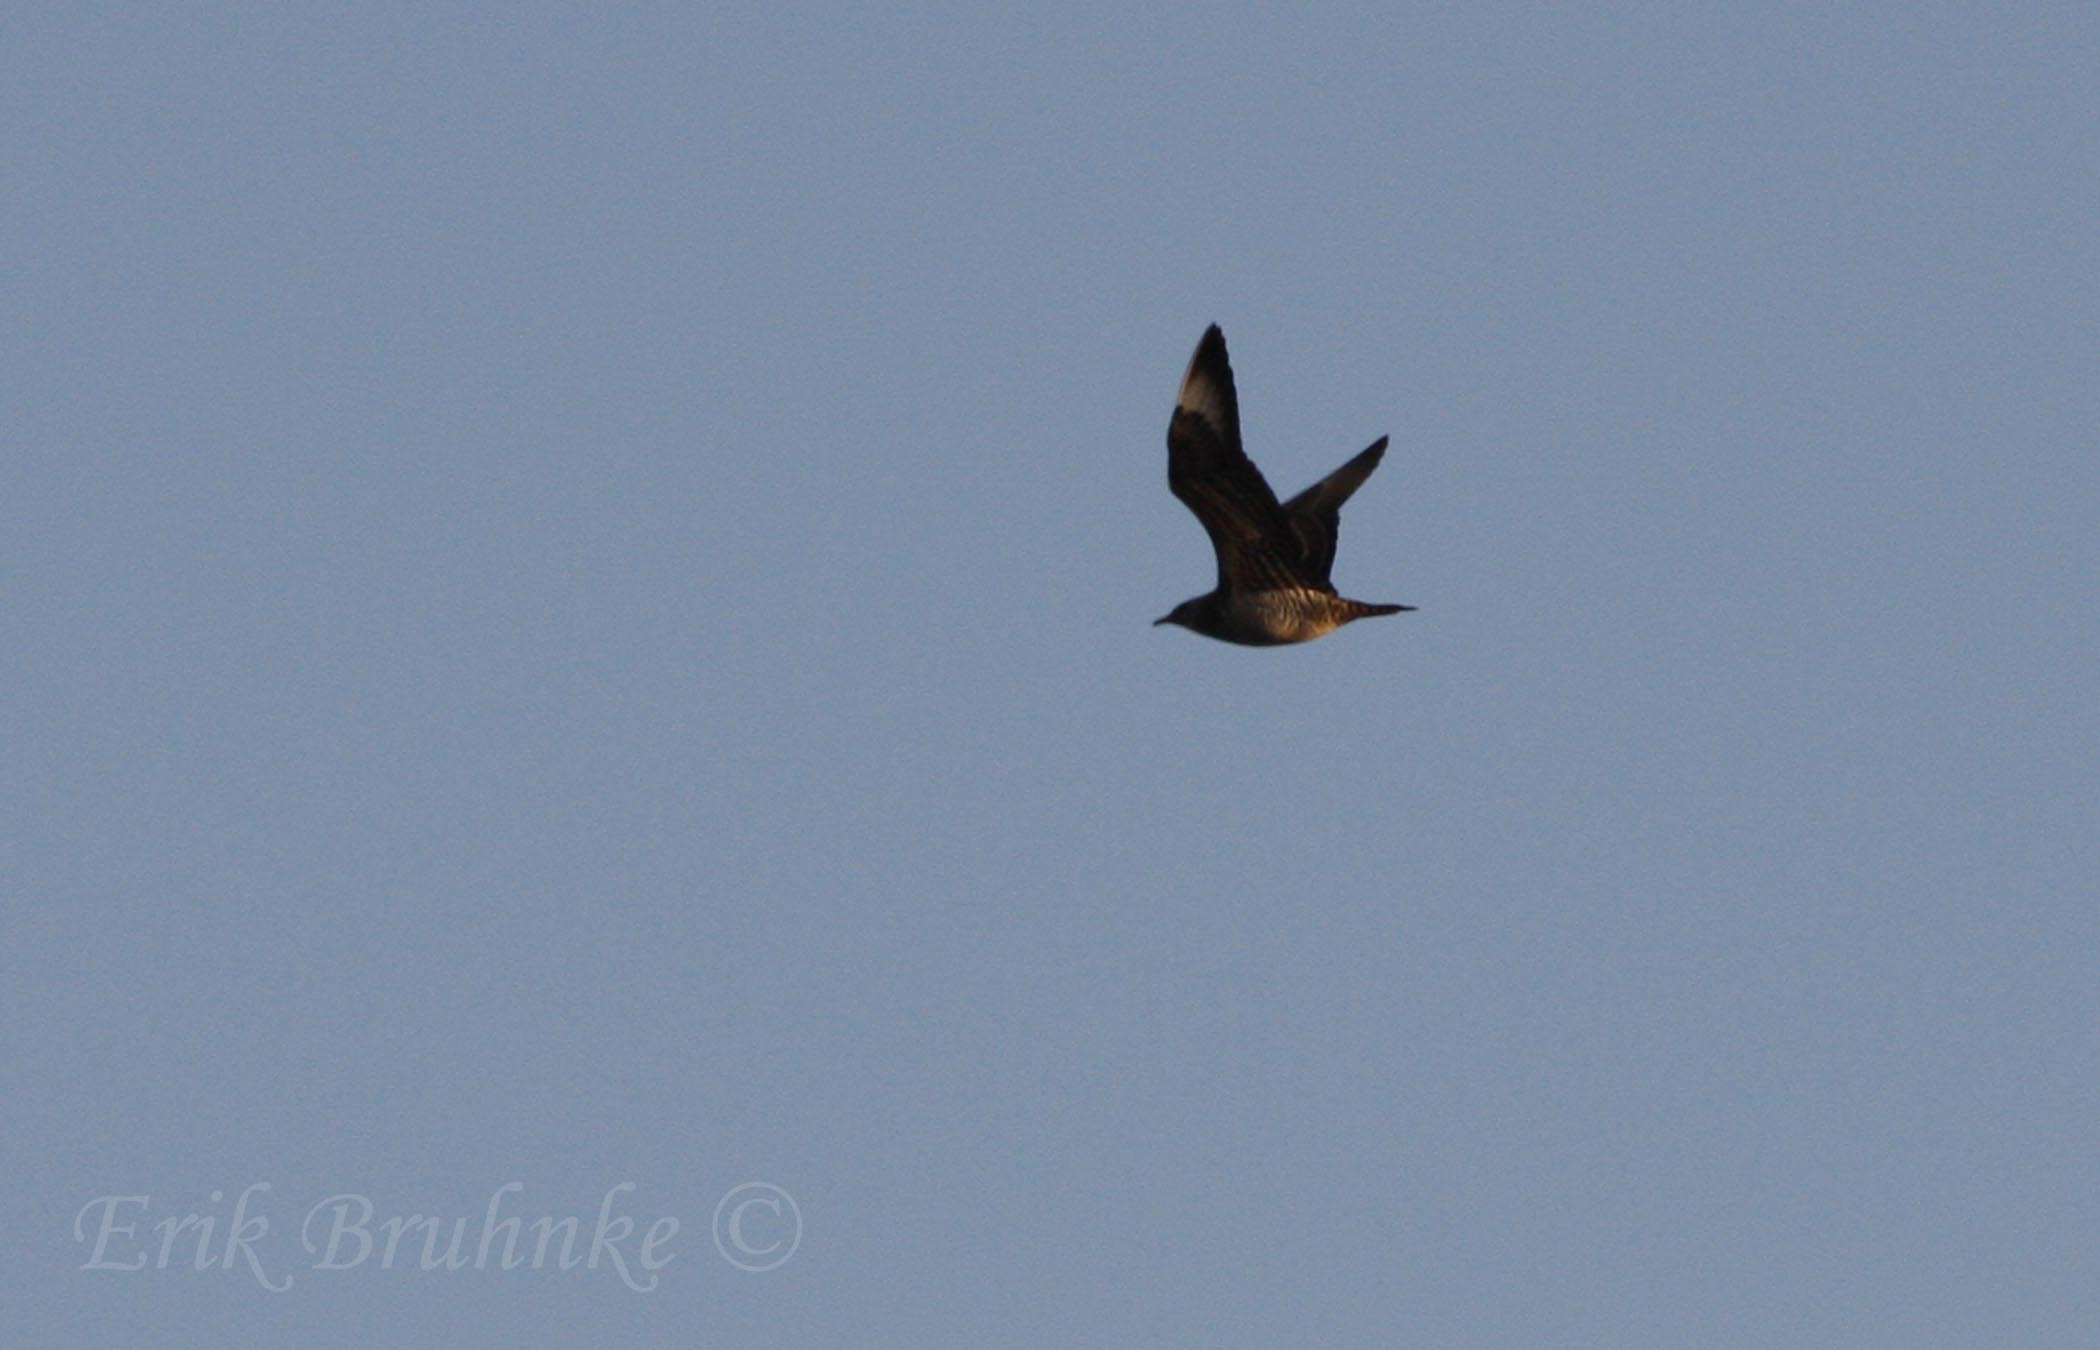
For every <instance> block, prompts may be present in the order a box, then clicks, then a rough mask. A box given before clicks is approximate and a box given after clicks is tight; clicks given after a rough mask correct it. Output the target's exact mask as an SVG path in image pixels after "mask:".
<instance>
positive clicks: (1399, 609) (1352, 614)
mask: <svg viewBox="0 0 2100 1350" xmlns="http://www.w3.org/2000/svg"><path fill="white" fill-rule="evenodd" d="M1342 603H1343V604H1344V605H1346V606H1348V610H1349V612H1348V614H1347V616H1346V617H1344V618H1343V619H1342V622H1343V623H1354V622H1355V621H1356V620H1358V619H1375V618H1377V617H1378V616H1379V615H1381V614H1412V613H1414V611H1415V607H1414V606H1413V605H1371V604H1366V603H1364V602H1363V601H1361V600H1344V601H1342Z"/></svg>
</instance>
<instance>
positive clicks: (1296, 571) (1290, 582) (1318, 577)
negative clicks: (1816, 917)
mask: <svg viewBox="0 0 2100 1350" xmlns="http://www.w3.org/2000/svg"><path fill="white" fill-rule="evenodd" d="M1385 441H1386V438H1385V437H1383V436H1380V437H1379V438H1378V439H1377V440H1375V441H1373V442H1372V443H1371V445H1370V447H1369V448H1368V449H1366V450H1364V451H1363V453H1361V454H1359V455H1357V456H1356V457H1355V458H1354V459H1352V460H1350V461H1349V462H1348V463H1347V464H1344V465H1343V466H1342V467H1341V468H1339V469H1336V470H1335V471H1334V472H1333V473H1331V474H1328V475H1327V476H1326V477H1325V478H1322V479H1321V480H1320V481H1319V482H1317V483H1315V484H1313V485H1312V486H1311V487H1309V488H1307V489H1305V491H1303V492H1301V493H1299V494H1298V495H1297V496H1295V497H1293V498H1291V499H1290V500H1289V501H1287V502H1284V503H1283V504H1282V505H1280V506H1279V505H1278V504H1277V502H1276V494H1275V493H1274V492H1271V491H1270V490H1269V484H1268V481H1267V480H1266V479H1264V478H1263V477H1262V476H1261V470H1260V469H1257V468H1255V467H1254V461H1253V460H1251V459H1248V458H1247V452H1246V450H1244V449H1242V448H1241V446H1240V402H1239V396H1238V394H1236V393H1235V392H1234V391H1233V387H1232V364H1231V362H1229V361H1227V360H1226V358H1225V335H1224V334H1223V333H1221V332H1219V331H1218V326H1217V325H1216V324H1212V325H1211V326H1210V327H1209V328H1207V329H1205V330H1204V333H1203V340H1202V341H1201V342H1198V343H1197V344H1196V354H1195V355H1194V356H1192V357H1190V358H1189V369H1188V373H1187V374H1186V375H1183V376H1182V377H1181V395H1180V397H1179V398H1177V399H1176V400H1175V402H1174V420H1173V421H1172V422H1169V423H1168V424H1167V486H1168V487H1169V488H1171V489H1172V490H1173V492H1174V495H1175V496H1177V497H1179V498H1181V500H1182V503H1183V504H1184V505H1186V506H1187V507H1188V509H1189V510H1191V511H1193V512H1195V513H1196V519H1197V520H1199V521H1201V522H1202V524H1203V528H1204V530H1205V532H1207V533H1208V534H1209V535H1210V542H1211V547H1212V548H1214V549H1216V550H1217V553H1218V587H1217V589H1216V590H1214V591H1212V592H1211V593H1210V594H1208V595H1199V596H1197V597H1196V598H1195V599H1193V600H1184V601H1182V602H1181V603H1180V604H1178V605H1176V606H1174V612H1173V613H1172V614H1169V615H1167V616H1166V617H1165V618H1163V619H1156V620H1154V621H1153V627H1155V628H1156V627H1158V626H1159V625H1160V624H1163V623H1172V624H1179V625H1181V626H1182V627H1183V628H1187V629H1190V630H1191V631H1193V632H1197V633H1201V634H1203V635H1204V636H1205V637H1214V638H1218V639H1219V640H1221V641H1224V642H1239V643H1244V644H1246V645H1247V646H1250V647H1274V646H1278V645H1280V644H1283V643H1287V642H1310V641H1311V640H1312V639H1314V638H1316V637H1324V636H1325V635H1327V634H1328V633H1332V632H1333V631H1334V630H1335V629H1337V628H1340V627H1341V626H1342V625H1343V624H1345V623H1348V622H1350V621H1351V620H1352V619H1363V618H1368V617H1370V616H1371V615H1373V614H1398V613H1401V612H1402V611H1404V610H1411V609H1413V608H1414V606H1413V605H1369V604H1365V603H1364V602H1363V601H1361V600H1347V599H1344V598H1343V597H1342V596H1340V595H1338V594H1336V592H1335V589H1334V586H1333V584H1332V583H1330V582H1329V581H1328V580H1327V574H1328V572H1329V571H1330V570H1332V568H1333V567H1334V544H1335V537H1336V535H1337V534H1338V533H1339V531H1340V526H1341V512H1342V503H1343V502H1345V501H1348V500H1349V494H1350V493H1352V492H1354V491H1356V490H1357V489H1358V488H1360V487H1362V486H1363V483H1364V480H1365V479H1366V478H1369V477H1370V476H1371V470H1373V469H1375V468H1377V467H1378V461H1379V459H1380V458H1381V457H1383V456H1384V454H1385Z"/></svg>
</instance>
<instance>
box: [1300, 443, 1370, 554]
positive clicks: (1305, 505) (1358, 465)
mask: <svg viewBox="0 0 2100 1350" xmlns="http://www.w3.org/2000/svg"><path fill="white" fill-rule="evenodd" d="M1385 442H1386V438H1385V437H1383V436H1380V437H1379V438H1378V439H1377V440H1375V441H1373V442H1371V444H1370V446H1369V448H1367V449H1365V450H1363V451H1362V452H1360V453H1359V454H1358V455H1357V456H1356V457H1355V458H1354V459H1351V460H1350V461H1349V462H1348V463H1347V464H1344V465H1343V466H1342V467H1341V468H1339V469H1336V470H1335V471H1334V472H1333V473H1331V474H1328V475H1327V476H1326V477H1325V478H1322V479H1321V480H1320V481H1319V482H1317V483H1314V484H1313V485H1312V486H1311V487H1309V488H1307V489H1305V491H1303V492H1301V493H1299V494H1298V495H1297V496H1295V497H1293V498H1291V499H1290V500H1289V501H1287V502H1285V503H1284V504H1283V515H1284V519H1285V520H1287V521H1288V522H1289V523H1290V527H1291V535H1292V537H1293V538H1294V539H1295V540H1296V542H1297V545H1298V557H1299V562H1300V564H1301V565H1302V566H1303V567H1304V569H1305V570H1306V571H1307V572H1308V573H1310V574H1311V575H1312V576H1313V577H1314V578H1315V579H1316V580H1318V581H1320V582H1322V583H1326V582H1327V581H1328V573H1330V572H1332V571H1333V570H1334V546H1335V541H1336V540H1337V539H1339V538H1340V537H1341V532H1342V503H1343V502H1346V501H1348V500H1349V494H1350V493H1352V492H1354V491H1356V490H1357V489H1358V488H1360V487H1362V486H1363V485H1364V479H1366V478H1369V477H1370V476H1371V470H1373V469H1375V468H1377V467H1378V461H1379V460H1381V459H1383V458H1384V457H1385Z"/></svg>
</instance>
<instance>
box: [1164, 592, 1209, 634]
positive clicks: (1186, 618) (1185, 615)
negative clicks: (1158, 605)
mask: <svg viewBox="0 0 2100 1350" xmlns="http://www.w3.org/2000/svg"><path fill="white" fill-rule="evenodd" d="M1207 599H1209V597H1208V596H1202V595H1199V596H1197V597H1196V598H1195V599H1193V600H1184V601H1182V602H1181V603H1180V604H1178V605H1176V606H1174V610H1173V612H1172V613H1171V614H1167V615H1165V616H1163V617H1161V618H1157V619H1154V620H1153V621H1152V626H1153V627H1154V628H1157V627H1159V626H1160V625H1161V624H1163V623H1171V624H1179V625H1180V626H1181V627H1183V628H1191V629H1193V628H1195V627H1196V625H1197V623H1198V621H1199V619H1200V617H1201V612H1202V609H1203V602H1204V601H1205V600H1207Z"/></svg>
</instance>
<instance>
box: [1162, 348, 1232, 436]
mask: <svg viewBox="0 0 2100 1350" xmlns="http://www.w3.org/2000/svg"><path fill="white" fill-rule="evenodd" d="M1231 398H1232V393H1231V386H1229V385H1220V384H1219V383H1218V381H1217V380H1216V379H1215V378H1213V377H1212V375H1211V373H1210V372H1209V371H1201V370H1197V369H1196V364H1195V362H1193V361H1191V362H1190V363H1189V370H1188V373H1187V374H1186V375H1183V376H1182V377H1181V394H1180V396H1179V397H1178V398H1176V399H1175V404H1176V407H1175V411H1176V412H1192V413H1194V414H1196V415H1197V416H1198V417H1201V418H1202V419H1203V420H1204V421H1206V422H1208V423H1210V427H1211V430H1212V431H1215V432H1217V433H1218V434H1219V435H1220V436H1223V435H1225V434H1226V430H1227V428H1229V427H1230V426H1231V425H1232V420H1231V418H1230V417H1229V416H1228V413H1229V411H1230V409H1231V407H1232V403H1231Z"/></svg>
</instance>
